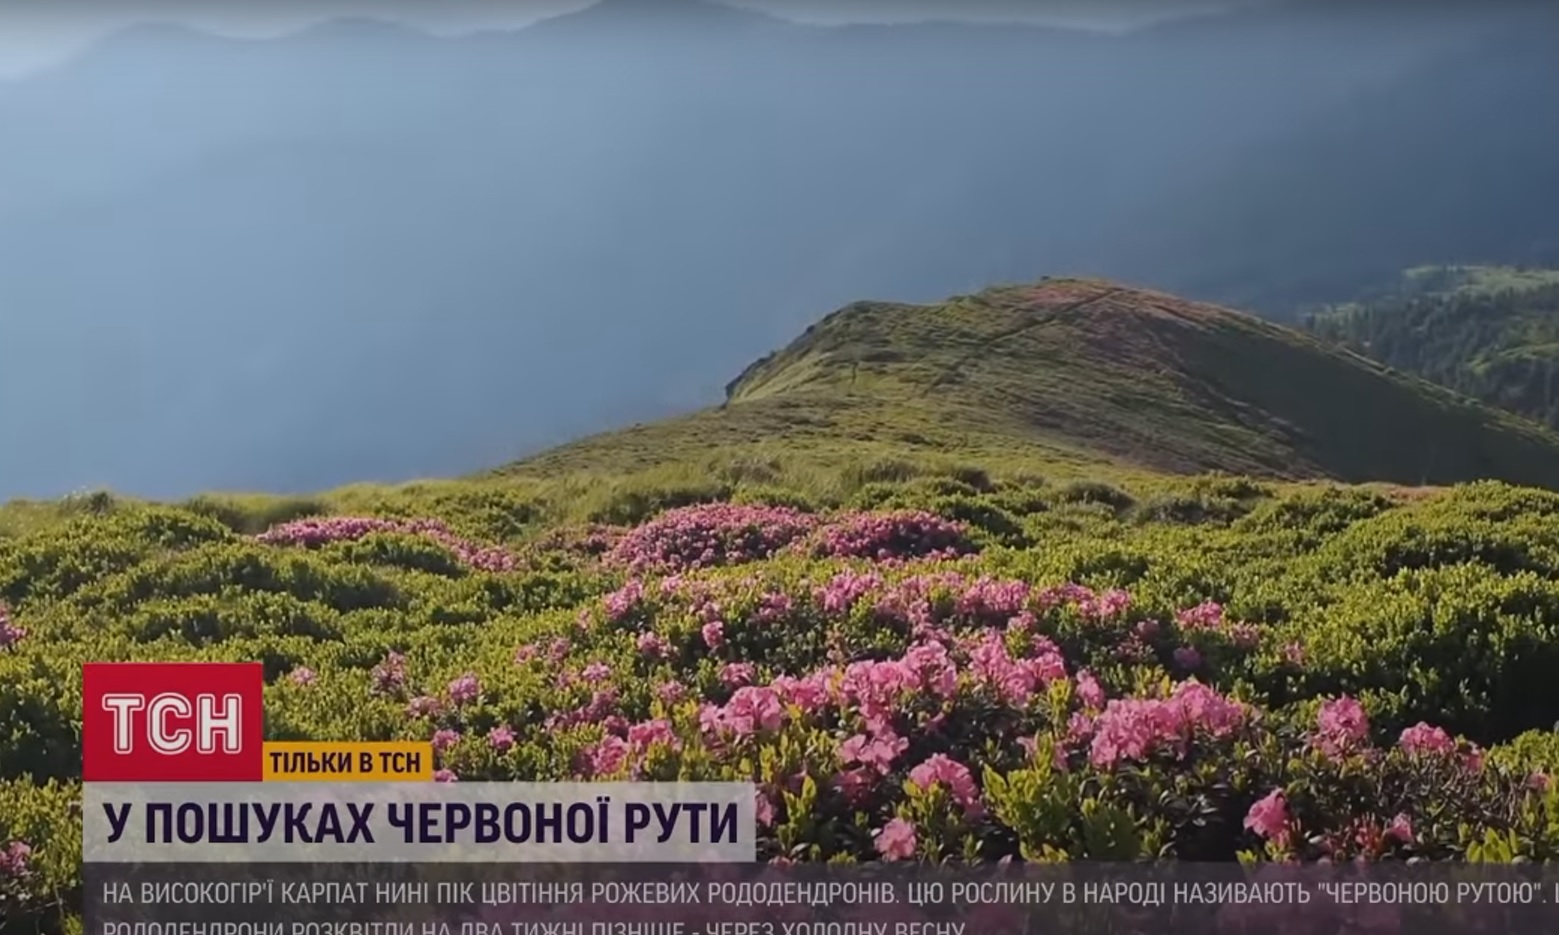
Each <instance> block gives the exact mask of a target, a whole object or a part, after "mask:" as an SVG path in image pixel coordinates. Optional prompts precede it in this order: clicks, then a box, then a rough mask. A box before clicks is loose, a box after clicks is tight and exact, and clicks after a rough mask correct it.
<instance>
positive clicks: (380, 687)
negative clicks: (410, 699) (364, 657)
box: [370, 653, 406, 695]
mask: <svg viewBox="0 0 1559 935" xmlns="http://www.w3.org/2000/svg"><path fill="white" fill-rule="evenodd" d="M370 677H371V678H372V679H373V690H374V692H375V693H377V694H380V695H395V694H399V693H400V691H401V689H402V688H404V687H405V685H406V657H405V656H402V655H401V654H400V653H390V654H389V655H388V656H385V657H384V661H383V662H381V663H379V664H378V665H376V666H374V669H373V672H372V673H370Z"/></svg>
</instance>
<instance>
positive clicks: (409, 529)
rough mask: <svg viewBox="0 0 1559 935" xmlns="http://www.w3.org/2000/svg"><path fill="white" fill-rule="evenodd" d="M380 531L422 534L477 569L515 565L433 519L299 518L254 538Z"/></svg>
mask: <svg viewBox="0 0 1559 935" xmlns="http://www.w3.org/2000/svg"><path fill="white" fill-rule="evenodd" d="M381 532H391V533H404V534H407V535H419V536H424V537H426V538H428V539H431V540H433V541H434V542H437V543H438V544H439V545H442V546H443V547H445V548H446V549H449V551H450V552H452V553H454V555H455V557H456V558H457V559H459V560H460V561H461V562H462V563H464V564H465V565H467V566H469V567H471V568H474V569H476V570H478V571H492V572H504V571H513V570H514V569H515V568H516V567H517V566H518V561H517V560H516V559H515V557H514V556H513V555H512V554H510V553H509V552H507V551H505V550H504V549H500V548H497V547H496V546H483V545H478V544H476V543H474V542H471V541H469V540H466V539H462V538H460V537H459V536H457V535H455V534H454V533H453V532H451V531H450V529H449V527H448V526H445V525H444V524H443V523H442V522H440V521H439V520H436V519H380V518H378V517H372V516H331V517H324V518H315V519H300V520H294V521H293V522H290V523H282V524H281V525H278V526H273V527H271V528H270V529H269V530H267V531H265V532H263V533H261V534H260V535H258V536H256V537H255V539H256V540H257V541H259V542H264V543H267V544H270V545H296V546H303V547H305V548H316V547H318V546H321V545H326V544H328V543H331V542H352V541H356V540H358V539H361V538H363V537H364V536H369V535H373V534H374V533H381Z"/></svg>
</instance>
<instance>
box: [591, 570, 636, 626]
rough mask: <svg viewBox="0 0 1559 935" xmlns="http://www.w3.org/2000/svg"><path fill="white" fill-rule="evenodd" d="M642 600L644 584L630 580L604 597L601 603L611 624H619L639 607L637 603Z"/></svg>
mask: <svg viewBox="0 0 1559 935" xmlns="http://www.w3.org/2000/svg"><path fill="white" fill-rule="evenodd" d="M643 599H644V582H642V581H640V580H639V579H637V578H634V579H631V580H630V581H628V583H627V584H624V585H623V586H622V587H620V588H618V589H617V590H616V591H613V592H612V593H611V594H608V595H606V596H605V597H603V598H602V599H601V603H602V605H603V606H605V608H606V618H607V619H608V620H611V621H613V622H619V621H622V620H625V619H627V618H628V616H629V615H631V614H632V613H633V612H634V611H635V610H637V609H638V607H639V602H640V601H642V600H643Z"/></svg>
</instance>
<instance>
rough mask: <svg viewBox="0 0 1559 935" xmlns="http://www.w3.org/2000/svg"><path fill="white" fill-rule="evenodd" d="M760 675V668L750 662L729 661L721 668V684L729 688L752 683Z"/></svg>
mask: <svg viewBox="0 0 1559 935" xmlns="http://www.w3.org/2000/svg"><path fill="white" fill-rule="evenodd" d="M757 677H758V668H757V666H754V665H753V664H752V663H750V662H728V663H726V664H725V665H724V666H723V667H721V669H720V684H722V685H724V686H726V687H727V688H740V687H741V686H743V685H751V684H752V682H753V679H755V678H757Z"/></svg>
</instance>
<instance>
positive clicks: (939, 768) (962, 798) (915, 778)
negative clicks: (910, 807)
mask: <svg viewBox="0 0 1559 935" xmlns="http://www.w3.org/2000/svg"><path fill="white" fill-rule="evenodd" d="M909 781H910V782H912V783H914V784H915V785H917V786H919V787H920V788H921V789H925V790H927V791H929V790H931V789H932V788H934V787H936V786H938V785H940V786H942V787H944V788H946V789H947V791H948V793H949V794H950V795H951V796H952V798H953V801H954V802H956V803H958V804H959V805H961V806H963V809H964V812H965V814H968V815H975V814H978V813H979V812H980V811H981V806H980V790H979V788H978V787H977V786H975V784H974V776H973V775H972V774H971V773H970V772H969V767H967V766H965V765H963V764H962V763H960V762H958V761H957V760H955V759H953V758H951V757H949V756H946V755H945V754H941V753H937V754H934V755H933V756H931V758H930V759H928V760H926V761H925V762H924V763H921V764H920V765H919V766H917V767H915V768H914V769H912V770H910V771H909Z"/></svg>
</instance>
